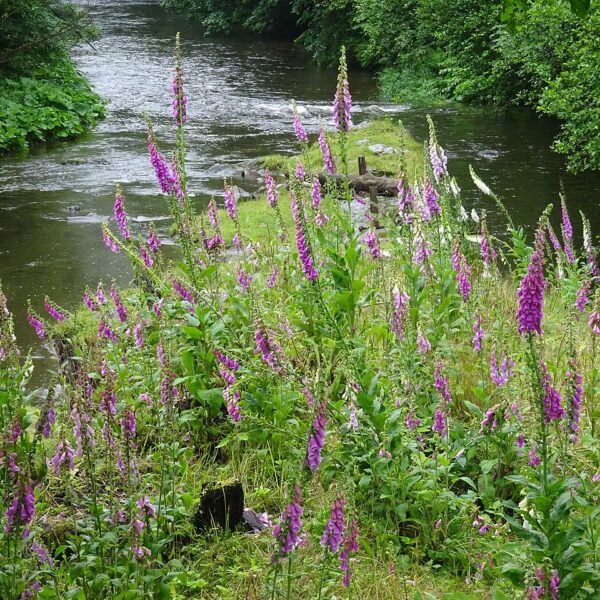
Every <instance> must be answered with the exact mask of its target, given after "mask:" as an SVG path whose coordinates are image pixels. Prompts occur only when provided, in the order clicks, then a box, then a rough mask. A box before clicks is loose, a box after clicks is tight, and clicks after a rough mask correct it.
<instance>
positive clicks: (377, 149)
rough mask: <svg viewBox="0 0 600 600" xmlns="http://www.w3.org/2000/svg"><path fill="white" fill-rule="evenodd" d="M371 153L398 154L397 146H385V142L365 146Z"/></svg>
mask: <svg viewBox="0 0 600 600" xmlns="http://www.w3.org/2000/svg"><path fill="white" fill-rule="evenodd" d="M367 147H368V148H369V150H370V151H371V152H373V154H377V155H381V154H398V149H397V148H392V147H391V146H386V145H385V144H373V145H372V146H367Z"/></svg>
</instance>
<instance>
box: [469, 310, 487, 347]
mask: <svg viewBox="0 0 600 600" xmlns="http://www.w3.org/2000/svg"><path fill="white" fill-rule="evenodd" d="M484 336H485V330H484V329H483V327H482V325H481V315H478V316H477V317H476V318H475V319H474V321H473V340H472V343H473V350H475V352H480V351H481V342H482V340H483V338H484Z"/></svg>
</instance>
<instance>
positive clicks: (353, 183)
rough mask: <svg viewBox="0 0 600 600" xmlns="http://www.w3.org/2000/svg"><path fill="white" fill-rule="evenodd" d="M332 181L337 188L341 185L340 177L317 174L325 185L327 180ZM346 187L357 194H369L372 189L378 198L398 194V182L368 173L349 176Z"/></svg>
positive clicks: (341, 177)
mask: <svg viewBox="0 0 600 600" xmlns="http://www.w3.org/2000/svg"><path fill="white" fill-rule="evenodd" d="M331 179H334V180H335V182H336V184H337V185H338V186H341V184H342V179H343V176H342V175H336V176H335V178H332V177H331V175H328V174H327V173H320V174H319V181H320V183H321V184H325V182H326V181H327V180H331ZM348 185H349V186H350V187H351V188H352V189H353V190H356V191H357V192H367V193H370V189H371V188H372V187H374V188H375V189H376V190H377V194H378V195H379V196H396V195H397V194H398V180H397V179H394V178H392V177H377V176H375V175H371V174H369V173H367V174H365V175H349V176H348Z"/></svg>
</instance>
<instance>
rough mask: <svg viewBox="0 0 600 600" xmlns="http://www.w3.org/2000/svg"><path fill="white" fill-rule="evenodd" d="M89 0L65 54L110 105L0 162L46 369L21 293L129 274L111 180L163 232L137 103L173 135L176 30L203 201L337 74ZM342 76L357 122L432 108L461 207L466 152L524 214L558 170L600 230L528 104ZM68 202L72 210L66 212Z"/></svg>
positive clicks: (166, 141)
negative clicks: (408, 101) (397, 100)
mask: <svg viewBox="0 0 600 600" xmlns="http://www.w3.org/2000/svg"><path fill="white" fill-rule="evenodd" d="M90 10H91V12H92V15H93V17H94V20H95V21H96V23H97V24H98V25H99V26H100V28H101V30H102V34H101V37H100V39H99V40H98V41H97V42H95V43H94V44H93V45H92V46H88V45H84V46H81V47H79V48H78V49H77V50H76V53H75V54H76V60H77V63H78V66H79V68H80V70H81V71H82V72H83V73H84V74H85V75H86V76H87V77H88V78H89V79H90V80H91V82H92V83H93V85H94V86H95V88H96V90H97V91H98V92H99V93H100V94H101V95H102V96H103V97H105V98H107V99H108V100H109V101H110V104H109V106H108V117H107V119H106V120H104V121H103V122H102V123H101V124H100V125H99V126H98V127H97V128H96V129H95V130H94V131H93V132H92V133H90V134H88V135H86V136H84V137H82V138H80V139H78V140H77V141H69V142H61V143H57V144H53V145H51V146H48V147H35V148H34V149H32V151H31V152H30V154H29V155H28V156H27V157H26V158H18V157H9V158H4V159H3V163H2V165H1V168H0V280H1V281H2V284H3V287H4V290H5V293H6V295H7V296H8V300H9V306H10V307H11V309H12V310H13V312H14V313H15V316H16V332H17V337H18V339H19V342H20V344H21V346H22V347H24V348H31V349H33V352H34V355H35V356H36V357H37V358H38V359H40V360H39V363H40V366H41V367H42V370H43V368H45V365H47V359H48V356H49V349H48V348H47V347H45V346H44V345H43V344H40V343H39V341H38V340H36V338H35V335H34V332H33V331H32V330H31V328H29V327H28V325H27V324H26V321H25V314H26V307H27V299H28V298H29V299H31V301H32V304H33V306H34V307H35V308H36V309H38V310H40V311H41V310H43V309H42V304H43V298H44V295H46V294H47V295H48V296H50V297H51V298H52V299H53V300H54V301H56V302H57V303H58V304H60V305H63V306H65V307H67V308H70V307H73V306H75V305H76V304H77V303H78V302H79V301H80V299H81V294H82V291H83V289H84V288H85V286H86V285H90V286H95V285H96V283H97V282H98V281H99V280H103V281H104V282H105V283H108V282H110V280H111V278H115V279H116V280H117V281H118V282H119V283H122V284H126V283H127V282H128V281H129V278H130V271H129V269H128V266H127V264H126V260H125V258H124V257H123V256H121V255H114V254H112V253H110V252H109V251H108V250H107V249H106V248H105V247H104V245H103V243H102V238H101V232H100V225H99V223H100V222H101V221H102V220H103V219H105V218H108V216H109V215H110V214H111V212H112V202H113V194H114V187H115V184H116V183H117V182H119V183H120V184H121V185H122V187H123V190H124V193H125V198H126V207H127V210H128V213H129V214H130V216H131V217H133V219H134V227H135V221H137V222H139V223H143V222H146V221H148V220H150V219H152V220H154V221H155V222H156V224H157V225H158V228H159V231H160V233H161V234H162V235H163V236H164V235H166V231H167V228H168V220H167V217H166V214H167V210H166V205H165V202H164V200H163V198H162V197H161V196H159V195H158V194H157V192H156V184H155V180H154V174H153V172H152V169H151V167H150V165H149V162H148V158H147V151H146V133H145V125H144V121H143V114H144V113H145V114H147V115H148V116H149V117H150V118H151V120H152V121H153V122H154V123H155V124H156V134H157V137H158V139H159V140H160V141H161V146H162V147H163V148H164V149H168V148H170V146H171V145H172V142H173V137H174V130H173V122H172V119H171V117H170V113H171V110H170V94H171V79H172V74H173V62H174V60H173V50H174V37H175V34H176V32H177V31H180V32H181V34H182V39H183V53H184V73H185V85H186V91H187V94H188V96H189V98H190V100H189V108H188V116H189V127H188V134H187V135H188V138H187V139H188V171H189V184H190V189H191V191H192V192H193V193H194V194H195V195H196V202H197V203H198V204H199V205H200V204H201V203H205V202H206V199H207V198H208V197H209V196H210V194H211V193H212V192H214V191H216V190H219V189H220V188H221V186H222V179H223V176H226V175H230V174H231V173H232V172H233V171H234V170H235V169H236V168H237V167H238V166H239V165H240V164H241V163H242V162H243V161H244V160H247V159H252V158H256V157H258V156H261V155H265V154H269V153H273V152H277V151H290V149H291V148H292V147H293V136H292V129H291V123H290V120H291V119H290V112H289V105H290V101H291V99H292V98H294V99H296V101H297V102H298V105H299V106H300V108H301V110H302V111H303V120H304V122H305V124H306V125H307V128H308V129H309V131H311V132H314V131H315V130H316V129H317V127H318V124H319V122H320V120H328V119H329V110H330V105H331V96H332V92H333V89H334V86H335V79H336V73H335V72H334V71H332V70H320V69H318V68H317V67H315V66H314V65H312V64H311V63H310V60H309V57H308V56H307V55H306V54H305V53H304V52H303V51H302V50H301V49H299V48H298V47H295V46H294V45H293V44H291V43H288V42H282V41H270V40H264V39H257V38H251V37H234V38H231V39H209V38H205V37H203V36H202V32H201V31H200V30H199V28H198V27H197V26H195V25H194V24H190V23H188V22H186V21H185V20H183V19H181V18H179V17H176V16H173V15H169V14H165V13H164V11H163V10H162V9H161V8H160V6H159V5H158V3H157V2H150V1H148V0H102V1H101V2H98V3H97V4H93V5H91V6H90ZM350 79H351V90H352V94H353V99H354V103H355V107H356V108H355V121H357V122H359V121H361V120H364V119H371V118H375V117H378V116H382V115H386V114H387V115H393V116H398V117H399V118H401V119H402V121H403V122H404V124H405V126H406V127H407V129H408V130H409V131H410V133H412V134H413V135H414V136H415V137H417V138H418V139H424V137H425V136H426V134H427V124H426V121H425V115H426V114H427V113H428V112H429V113H430V114H431V115H432V116H433V118H434V121H435V123H436V126H437V130H438V137H439V140H440V142H441V144H442V145H443V146H444V147H445V149H446V151H447V154H448V156H449V166H450V170H451V171H452V172H453V174H455V175H456V177H457V179H458V182H459V185H460V186H461V187H462V188H463V191H464V196H465V202H466V204H467V205H468V207H469V208H470V207H471V206H480V205H481V203H482V198H481V194H480V193H479V192H478V191H477V190H476V189H475V188H474V186H473V184H472V183H471V181H470V178H469V175H468V165H469V164H470V163H471V164H473V165H474V167H475V169H476V170H477V171H478V172H479V174H480V175H481V177H482V178H483V179H484V180H485V181H486V182H487V183H488V184H489V185H490V186H491V187H492V188H493V189H494V190H495V191H496V192H497V193H498V194H499V195H500V196H501V197H502V198H503V199H505V201H506V204H507V205H508V206H509V209H510V210H511V212H512V214H513V215H514V218H515V221H516V222H517V223H522V224H524V225H526V226H531V224H532V223H534V222H535V220H536V219H537V217H538V215H539V213H540V212H541V210H542V209H543V207H544V206H545V205H546V204H547V203H548V202H551V201H554V202H555V201H556V199H557V194H558V189H559V180H560V177H561V176H563V177H564V180H565V186H566V190H567V195H568V198H569V202H570V206H571V209H572V216H573V217H574V218H575V217H576V216H577V212H576V211H577V210H579V209H583V210H585V211H586V213H587V214H588V216H590V217H591V219H592V223H593V227H594V228H595V232H598V231H600V214H599V213H598V210H597V206H598V202H599V200H600V177H599V176H598V175H587V176H578V177H572V176H567V175H564V173H563V161H562V159H561V158H560V157H558V156H557V155H555V154H553V153H552V152H551V151H550V150H549V145H550V142H551V140H552V138H553V135H554V134H555V132H556V125H555V124H554V123H553V122H551V121H549V120H547V119H539V118H537V117H535V116H534V115H532V114H527V113H518V114H510V115H507V114H498V113H490V111H489V110H478V109H472V108H466V107H445V108H438V109H436V108H434V109H431V110H425V109H423V108H418V109H417V108H411V107H408V106H391V105H386V104H382V103H380V102H378V101H377V88H376V84H375V81H374V80H373V78H372V76H371V75H369V74H367V73H364V72H352V73H351V75H350ZM74 205H78V206H79V207H80V209H79V211H78V212H76V213H69V212H68V210H67V209H68V207H69V206H74ZM492 210H493V207H492Z"/></svg>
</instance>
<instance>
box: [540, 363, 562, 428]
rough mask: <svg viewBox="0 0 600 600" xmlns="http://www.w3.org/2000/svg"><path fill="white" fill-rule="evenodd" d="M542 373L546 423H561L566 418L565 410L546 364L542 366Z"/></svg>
mask: <svg viewBox="0 0 600 600" xmlns="http://www.w3.org/2000/svg"><path fill="white" fill-rule="evenodd" d="M540 372H541V374H542V386H543V388H544V400H543V405H544V422H545V423H546V424H549V423H551V422H552V421H560V420H561V419H562V418H563V417H564V416H565V410H564V408H563V407H562V397H561V395H560V394H559V392H558V390H557V389H556V388H555V387H554V386H553V385H552V377H551V376H550V373H549V372H548V367H547V366H546V364H545V363H541V364H540Z"/></svg>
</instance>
